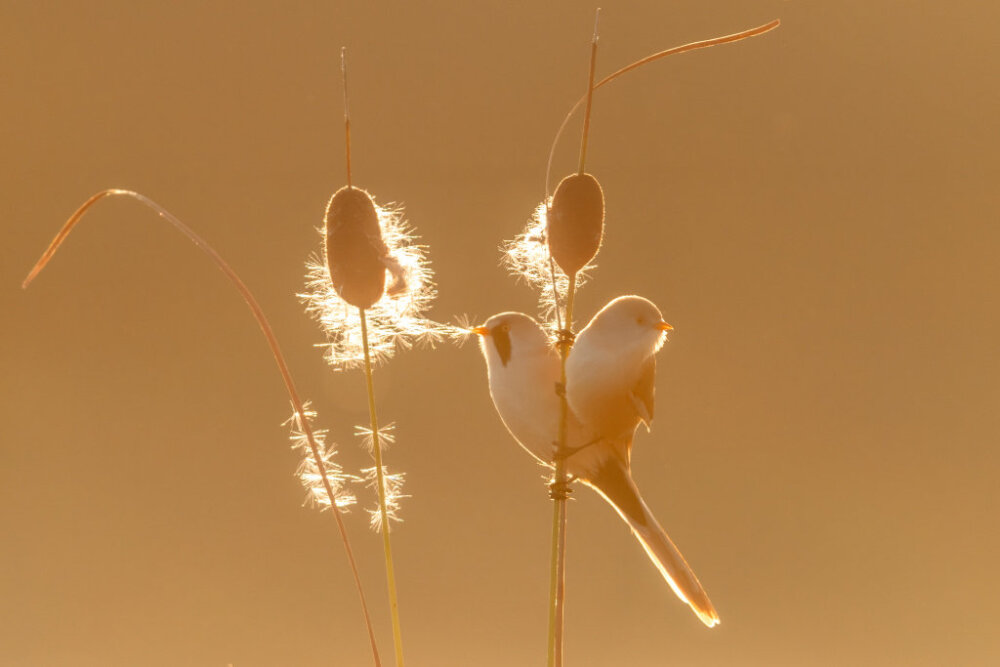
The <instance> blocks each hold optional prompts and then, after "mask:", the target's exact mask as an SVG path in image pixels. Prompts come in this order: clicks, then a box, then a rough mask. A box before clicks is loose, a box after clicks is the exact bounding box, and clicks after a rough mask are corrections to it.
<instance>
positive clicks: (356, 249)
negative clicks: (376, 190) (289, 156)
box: [326, 185, 388, 308]
mask: <svg viewBox="0 0 1000 667" xmlns="http://www.w3.org/2000/svg"><path fill="white" fill-rule="evenodd" d="M387 255H388V250H387V249H386V246H385V242H383V241H382V229H381V227H379V222H378V211H377V210H376V208H375V202H373V201H372V198H371V195H369V194H368V193H367V192H365V191H364V190H361V189H359V188H353V187H351V186H349V185H345V186H344V187H342V188H341V189H339V190H337V192H335V193H334V195H333V197H331V198H330V203H329V205H328V206H327V207H326V266H327V268H328V269H329V270H330V280H331V282H332V283H333V289H334V290H336V292H337V294H338V295H340V298H342V299H343V300H344V301H346V302H347V303H349V304H351V305H352V306H355V307H357V308H370V307H371V306H372V305H374V303H375V302H376V301H378V300H379V299H381V298H382V294H383V292H384V291H385V269H386V265H385V259H386V257H387Z"/></svg>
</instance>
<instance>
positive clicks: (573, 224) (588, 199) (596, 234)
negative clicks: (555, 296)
mask: <svg viewBox="0 0 1000 667" xmlns="http://www.w3.org/2000/svg"><path fill="white" fill-rule="evenodd" d="M547 219H548V241H549V252H550V253H552V259H554V260H555V261H556V264H558V265H559V268H560V269H562V270H563V271H565V272H566V275H570V276H571V275H573V274H575V273H577V272H578V271H579V270H580V269H582V268H583V267H585V266H586V265H587V264H588V263H589V262H590V260H592V259H594V257H595V256H596V255H597V251H598V249H600V247H601V239H602V238H603V236H604V191H603V190H602V189H601V184H600V183H598V182H597V179H596V178H594V177H593V176H591V175H590V174H573V175H571V176H567V177H566V178H564V179H563V180H562V182H561V183H559V187H558V188H556V193H555V195H553V197H552V201H551V203H550V204H549V209H548V212H547Z"/></svg>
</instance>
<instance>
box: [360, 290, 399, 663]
mask: <svg viewBox="0 0 1000 667" xmlns="http://www.w3.org/2000/svg"><path fill="white" fill-rule="evenodd" d="M358 312H359V314H360V315H361V337H362V339H363V345H364V352H365V381H366V384H367V387H368V416H369V418H370V420H371V432H372V453H373V454H374V456H375V479H376V483H377V485H378V511H379V517H380V519H381V525H382V548H383V550H384V552H385V578H386V585H387V587H388V589H389V611H390V612H391V614H392V641H393V645H394V646H395V649H396V665H397V667H403V634H402V631H401V629H400V625H399V600H398V597H397V595H396V570H395V568H394V567H393V565H392V543H391V541H390V539H389V513H388V510H386V501H385V472H384V470H383V469H382V444H381V441H380V439H379V432H378V414H377V413H376V411H375V384H374V382H373V381H372V360H371V352H370V351H369V349H368V321H367V320H368V318H367V315H366V314H365V309H364V308H359V309H358Z"/></svg>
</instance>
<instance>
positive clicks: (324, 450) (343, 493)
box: [285, 403, 361, 510]
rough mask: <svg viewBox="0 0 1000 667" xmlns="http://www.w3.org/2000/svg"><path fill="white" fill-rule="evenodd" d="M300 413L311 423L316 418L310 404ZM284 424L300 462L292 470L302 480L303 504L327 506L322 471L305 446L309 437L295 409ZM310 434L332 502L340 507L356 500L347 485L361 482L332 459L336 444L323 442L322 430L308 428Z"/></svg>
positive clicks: (308, 447)
mask: <svg viewBox="0 0 1000 667" xmlns="http://www.w3.org/2000/svg"><path fill="white" fill-rule="evenodd" d="M304 412H305V417H306V419H308V420H309V423H310V425H311V424H312V423H313V421H314V420H315V419H316V412H315V410H312V409H311V407H310V405H309V404H308V403H306V405H305V408H304ZM285 424H286V425H287V426H289V428H290V431H291V433H290V436H289V437H290V439H291V441H292V450H294V451H296V452H298V453H299V454H300V455H301V456H302V462H301V463H300V464H299V467H298V470H296V471H295V474H296V476H297V477H298V478H299V481H300V482H302V486H304V487H305V489H306V500H305V503H304V504H307V505H311V506H313V507H317V508H319V509H320V510H323V509H327V508H329V507H330V497H329V496H328V495H327V493H326V488H325V487H324V486H323V473H322V471H320V469H319V468H318V467H317V465H316V459H315V457H314V456H313V452H312V448H311V447H310V446H309V438H308V437H307V436H306V433H305V429H304V428H303V425H302V420H301V419H300V418H299V414H298V413H297V412H293V413H292V416H291V417H289V418H288V420H287V421H286V422H285ZM312 434H313V439H314V440H315V441H316V445H317V447H318V448H319V455H320V458H321V459H322V460H323V469H324V470H325V472H326V478H327V480H328V481H329V482H330V488H331V490H332V491H333V497H334V502H336V503H337V507H338V508H341V509H344V508H347V507H349V506H351V505H353V504H354V503H355V502H356V498H355V497H354V494H353V493H351V492H350V491H349V490H348V485H349V484H351V483H352V482H358V481H361V480H360V478H358V477H356V476H354V475H350V474H348V473H345V472H344V469H343V468H342V467H341V466H340V464H339V463H336V462H335V461H334V460H333V458H334V457H335V456H336V454H337V445H336V444H335V443H330V442H327V440H326V436H327V430H326V429H312Z"/></svg>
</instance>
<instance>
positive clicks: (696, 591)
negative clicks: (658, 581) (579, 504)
mask: <svg viewBox="0 0 1000 667" xmlns="http://www.w3.org/2000/svg"><path fill="white" fill-rule="evenodd" d="M589 477H590V479H589V480H587V484H588V485H589V486H591V487H592V488H593V489H594V490H595V491H597V492H598V493H599V494H601V496H603V497H604V499H605V500H607V501H608V503H610V504H611V506H612V507H614V508H615V510H616V511H617V512H618V514H619V515H620V516H621V518H622V519H624V520H625V522H626V523H627V524H628V525H629V527H630V528H631V529H632V533H633V534H634V535H635V536H636V538H637V539H638V540H639V543H640V544H642V547H643V549H645V550H646V553H647V554H648V555H649V558H650V560H652V561H653V564H654V565H656V568H657V569H658V570H659V571H660V574H662V575H663V578H664V579H666V580H667V583H668V584H670V587H671V588H672V589H673V590H674V593H676V594H677V597H679V598H680V599H682V600H684V602H686V603H687V604H688V606H690V607H691V610H692V611H694V613H696V614H697V615H698V618H700V619H701V622H702V623H704V624H705V625H707V626H708V627H710V628H711V627H714V626H716V625H718V624H719V615H718V614H717V613H716V611H715V607H713V606H712V602H711V601H710V600H709V599H708V594H706V593H705V589H704V588H702V587H701V583H700V582H699V581H698V577H696V576H695V575H694V572H693V571H692V570H691V568H690V567H689V566H688V564H687V561H685V560H684V556H682V555H681V552H680V551H678V549H677V547H676V546H674V543H673V542H672V541H671V540H670V538H669V537H668V536H667V533H666V532H665V531H664V530H663V528H662V527H661V526H660V524H659V522H658V521H657V520H656V517H654V516H653V513H652V512H650V511H649V508H648V507H647V506H646V503H645V502H644V501H643V499H642V495H640V493H639V489H638V487H636V485H635V482H634V481H633V480H632V474H631V473H630V472H629V470H628V468H627V467H626V466H625V464H624V463H623V462H622V461H620V460H618V459H617V457H608V458H607V459H606V460H605V461H604V463H603V464H602V465H601V467H600V468H599V469H598V472H597V474H596V475H589Z"/></svg>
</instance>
